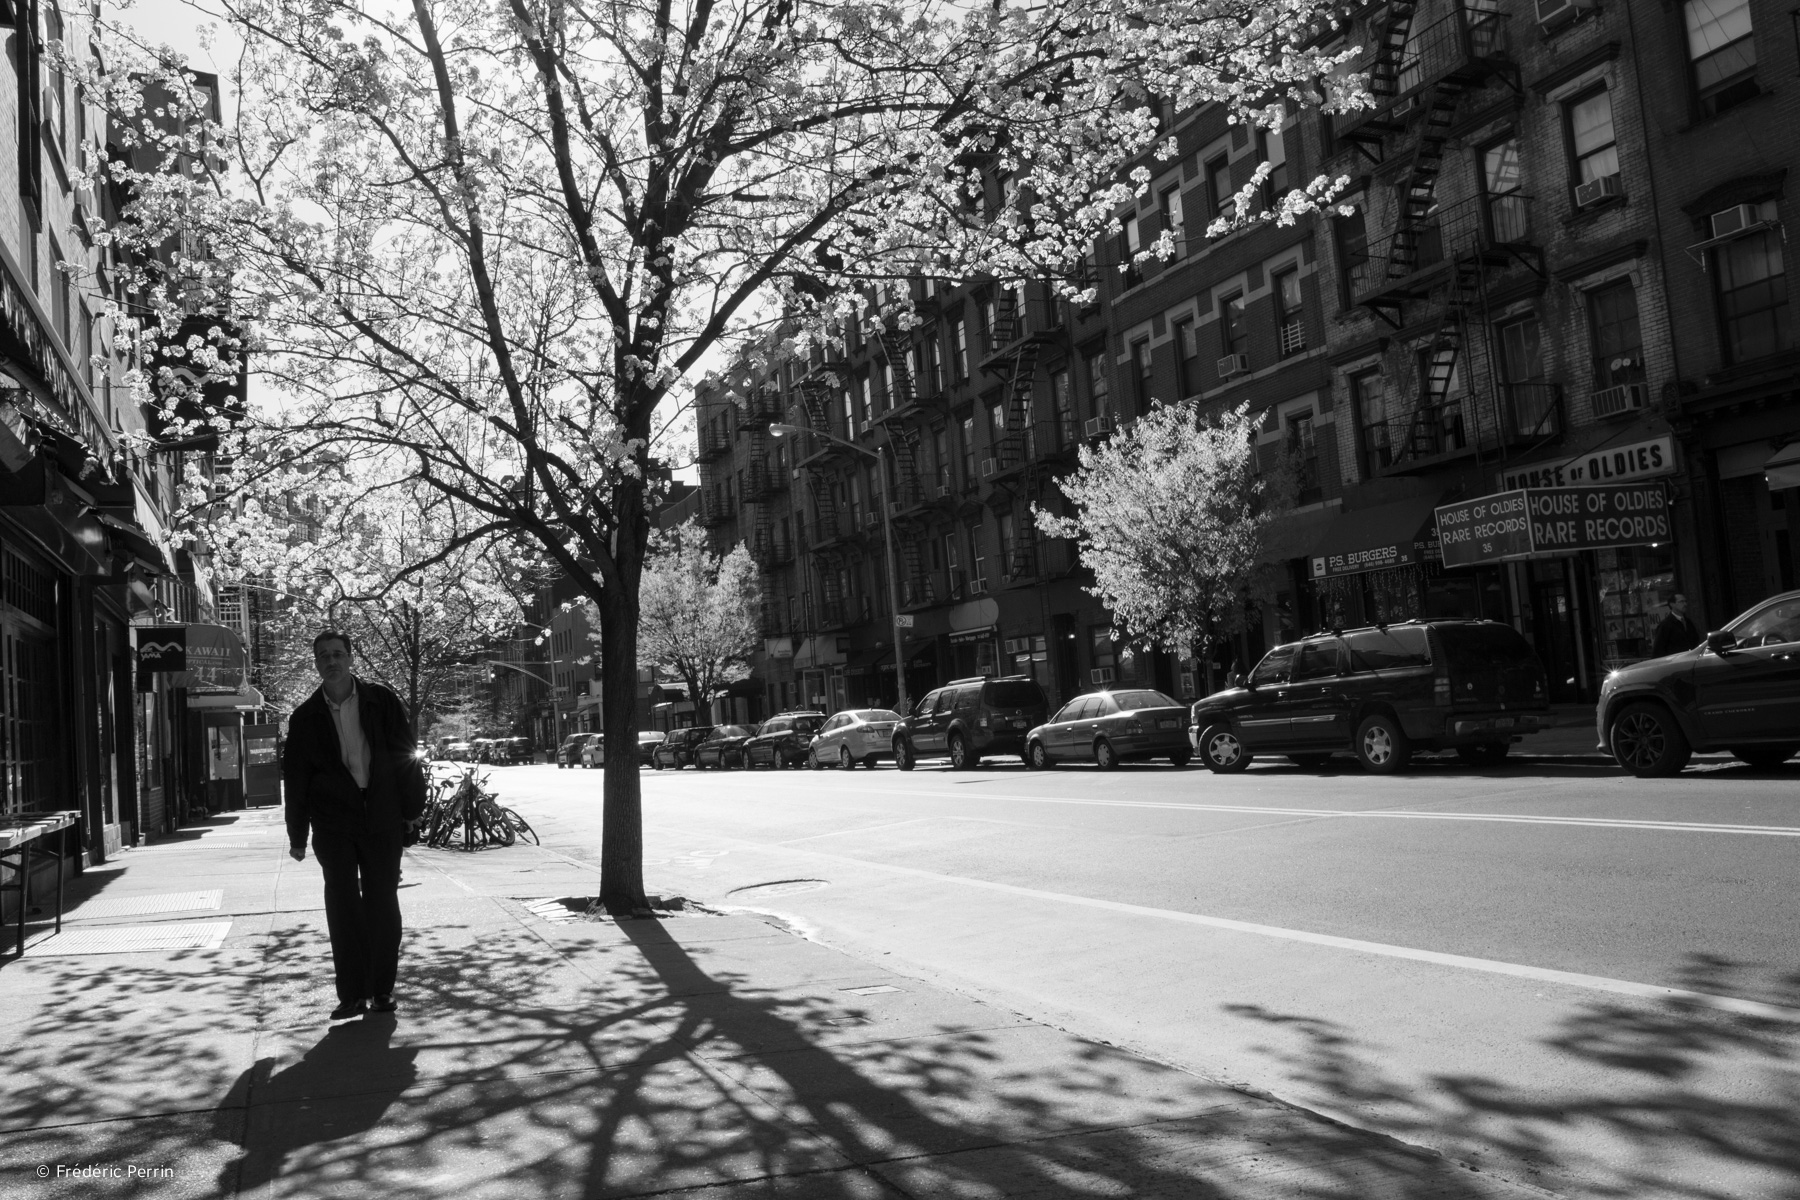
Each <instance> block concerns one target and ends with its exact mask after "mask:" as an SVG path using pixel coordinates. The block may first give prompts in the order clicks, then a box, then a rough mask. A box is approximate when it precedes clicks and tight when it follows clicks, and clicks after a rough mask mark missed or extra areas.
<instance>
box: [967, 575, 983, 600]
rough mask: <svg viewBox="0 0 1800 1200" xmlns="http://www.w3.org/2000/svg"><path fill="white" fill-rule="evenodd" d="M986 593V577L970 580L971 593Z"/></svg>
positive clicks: (972, 594)
mask: <svg viewBox="0 0 1800 1200" xmlns="http://www.w3.org/2000/svg"><path fill="white" fill-rule="evenodd" d="M986 594H987V580H985V579H971V580H969V595H971V596H985V595H986Z"/></svg>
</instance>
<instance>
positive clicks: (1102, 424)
mask: <svg viewBox="0 0 1800 1200" xmlns="http://www.w3.org/2000/svg"><path fill="white" fill-rule="evenodd" d="M1082 428H1083V429H1084V430H1085V431H1086V433H1087V436H1089V437H1106V436H1107V435H1108V434H1110V433H1111V432H1112V429H1113V419H1112V418H1111V417H1093V418H1091V419H1089V421H1088V423H1087V424H1086V425H1084V426H1083V427H1082Z"/></svg>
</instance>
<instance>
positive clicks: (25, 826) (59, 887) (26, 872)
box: [0, 812, 81, 956]
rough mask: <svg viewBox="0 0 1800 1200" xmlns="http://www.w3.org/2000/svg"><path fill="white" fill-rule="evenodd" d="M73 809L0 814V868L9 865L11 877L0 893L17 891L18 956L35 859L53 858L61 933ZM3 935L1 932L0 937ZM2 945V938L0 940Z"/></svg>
mask: <svg viewBox="0 0 1800 1200" xmlns="http://www.w3.org/2000/svg"><path fill="white" fill-rule="evenodd" d="M80 815H81V814H80V813H76V812H55V813H18V814H15V815H13V816H9V817H0V867H11V868H12V869H13V876H12V878H11V879H10V880H8V881H6V882H5V883H0V892H17V893H18V894H19V911H18V913H17V920H16V922H15V925H14V932H15V934H16V935H17V939H18V944H17V945H16V946H15V947H14V949H15V952H16V953H17V954H19V955H20V956H23V955H24V953H25V916H26V914H27V913H28V912H29V911H30V910H31V864H32V861H33V859H34V858H38V857H42V856H43V855H46V854H47V855H49V856H51V857H52V858H54V859H55V860H56V932H57V933H61V932H62V910H63V860H64V859H65V858H66V857H67V850H68V839H69V836H70V833H71V831H72V830H74V828H75V825H76V821H77V820H78V819H79V818H80ZM3 937H4V935H3V934H0V938H3ZM0 945H4V941H0Z"/></svg>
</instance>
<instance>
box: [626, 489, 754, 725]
mask: <svg viewBox="0 0 1800 1200" xmlns="http://www.w3.org/2000/svg"><path fill="white" fill-rule="evenodd" d="M661 543H662V544H661V545H658V546H654V547H653V549H652V552H651V556H650V559H649V561H648V562H647V563H646V564H645V567H644V579H643V583H642V585H641V590H640V592H639V595H640V596H641V597H642V599H641V602H640V604H641V607H640V611H639V624H638V655H639V657H640V658H641V659H642V660H643V661H644V662H647V663H654V664H655V665H656V666H658V667H662V668H664V669H666V670H669V671H673V672H674V673H675V674H677V675H679V676H681V678H682V680H683V681H684V682H686V684H687V687H688V695H689V696H691V697H692V698H693V700H694V706H695V710H696V712H697V713H699V712H704V706H705V704H706V702H707V700H708V699H710V698H711V697H712V696H713V695H714V694H715V693H716V692H718V691H719V690H720V689H721V688H723V687H724V685H726V684H728V683H734V682H736V681H737V680H740V679H747V678H749V676H750V654H751V652H752V651H753V650H755V649H756V647H757V644H758V642H759V640H760V638H759V632H758V629H757V621H756V614H757V608H758V605H759V603H760V600H761V593H760V591H759V589H758V586H757V580H756V563H755V562H754V561H753V560H752V559H751V557H750V551H749V550H748V549H746V548H745V547H744V545H743V544H742V543H739V544H738V545H737V546H734V547H732V549H731V550H730V551H729V552H727V553H726V554H724V555H718V554H714V553H713V552H712V551H711V549H710V548H708V546H707V543H706V534H705V532H704V531H703V530H701V529H700V527H699V526H698V525H695V524H693V523H692V522H689V523H688V524H686V525H681V526H677V527H676V528H675V529H673V530H671V531H669V533H668V534H666V535H664V537H663V538H662V539H661Z"/></svg>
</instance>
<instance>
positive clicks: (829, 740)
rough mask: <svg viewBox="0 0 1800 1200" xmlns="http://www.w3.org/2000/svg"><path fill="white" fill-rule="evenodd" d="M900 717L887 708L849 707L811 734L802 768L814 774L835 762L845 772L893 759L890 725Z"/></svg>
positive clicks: (892, 734)
mask: <svg viewBox="0 0 1800 1200" xmlns="http://www.w3.org/2000/svg"><path fill="white" fill-rule="evenodd" d="M899 720H900V714H899V713H897V712H895V711H894V710H893V709H891V708H853V709H846V710H845V711H843V712H841V713H837V714H835V715H834V716H832V717H831V718H830V719H829V720H827V721H826V722H825V724H823V725H821V726H820V727H819V732H818V733H816V734H814V735H813V740H812V744H811V746H810V748H809V749H808V750H807V753H806V765H807V766H809V767H811V768H812V769H813V770H815V771H817V770H818V769H819V768H820V767H823V766H824V765H825V764H827V763H836V764H837V765H838V766H840V767H842V768H843V769H844V770H846V771H848V770H850V768H852V767H854V766H855V765H856V764H857V763H861V764H862V765H863V766H865V767H871V768H872V767H874V765H875V763H876V762H877V761H878V760H880V759H884V758H888V759H891V758H893V757H894V726H895V725H896V724H897V723H898V722H899Z"/></svg>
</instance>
